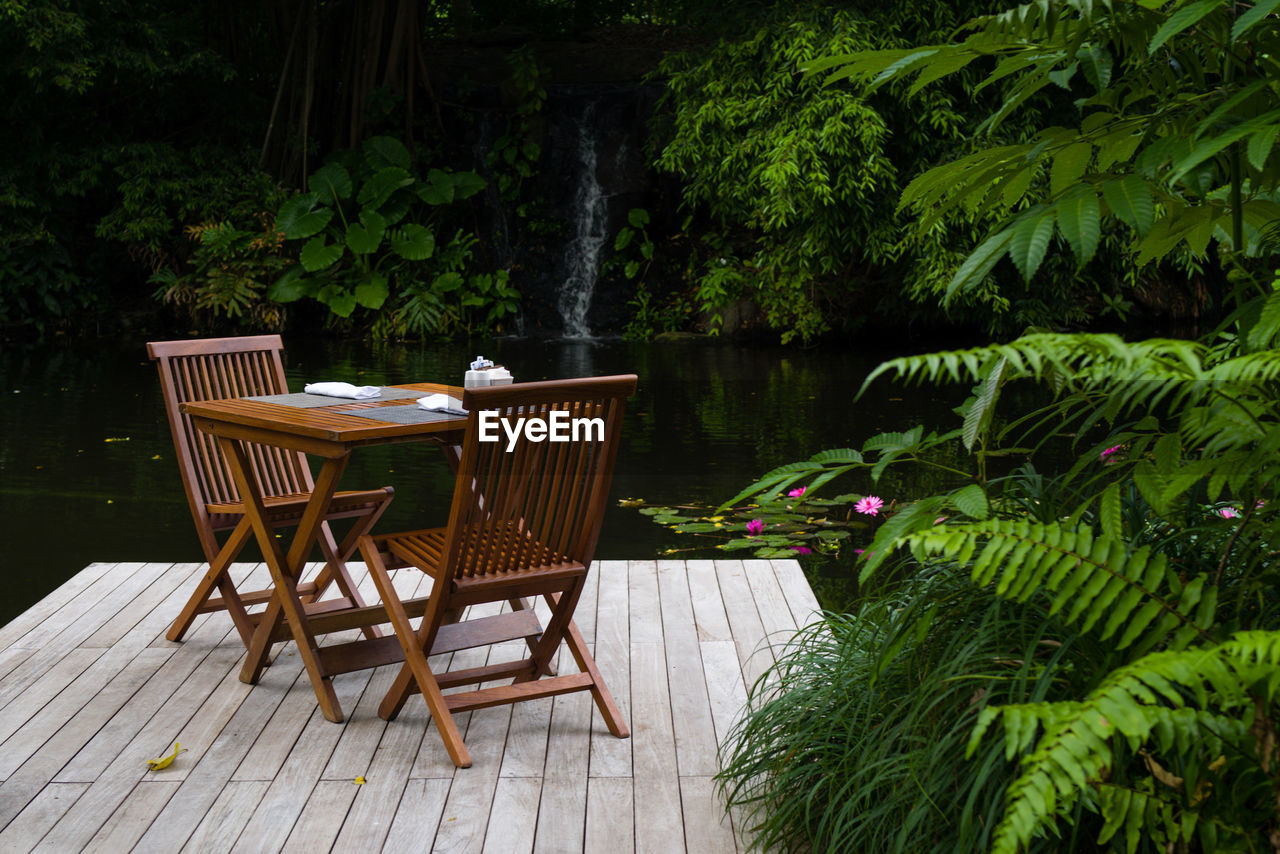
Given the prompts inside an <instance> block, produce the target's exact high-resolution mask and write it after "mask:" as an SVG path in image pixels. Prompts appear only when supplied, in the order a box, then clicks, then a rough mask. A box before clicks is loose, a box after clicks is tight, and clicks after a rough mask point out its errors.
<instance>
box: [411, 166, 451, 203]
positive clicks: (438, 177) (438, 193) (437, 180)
mask: <svg viewBox="0 0 1280 854" xmlns="http://www.w3.org/2000/svg"><path fill="white" fill-rule="evenodd" d="M455 191H456V188H455V187H454V184H453V179H452V178H450V177H449V174H448V173H447V172H443V171H441V170H440V169H432V170H431V171H430V172H429V173H427V182H426V183H425V184H423V185H422V187H421V188H420V189H419V190H418V196H419V197H420V198H421V199H422V200H423V201H424V202H426V203H427V204H429V205H447V204H449V203H450V202H452V201H453V197H454V193H455Z"/></svg>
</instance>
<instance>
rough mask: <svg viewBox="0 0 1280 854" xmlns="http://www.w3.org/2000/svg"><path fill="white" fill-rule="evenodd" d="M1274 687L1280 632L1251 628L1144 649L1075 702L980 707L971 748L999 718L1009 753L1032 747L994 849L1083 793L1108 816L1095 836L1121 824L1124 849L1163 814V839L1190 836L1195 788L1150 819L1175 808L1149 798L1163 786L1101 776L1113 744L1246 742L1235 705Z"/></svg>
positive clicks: (1188, 782)
mask: <svg viewBox="0 0 1280 854" xmlns="http://www.w3.org/2000/svg"><path fill="white" fill-rule="evenodd" d="M1278 689H1280V632H1270V631H1251V632H1239V633H1237V634H1235V635H1233V636H1232V637H1231V638H1230V639H1229V640H1227V641H1226V642H1224V643H1221V644H1215V645H1208V646H1198V647H1193V648H1191V649H1184V650H1178V651H1164V652H1155V653H1151V654H1149V655H1146V656H1144V657H1142V658H1140V659H1138V660H1136V661H1134V662H1132V663H1131V664H1129V665H1127V666H1124V667H1121V668H1118V669H1117V670H1115V671H1113V672H1112V673H1111V674H1110V675H1109V676H1108V677H1107V678H1106V679H1105V680H1104V681H1103V682H1102V684H1100V685H1099V686H1098V688H1097V689H1095V690H1094V691H1092V692H1091V693H1090V694H1089V696H1088V697H1086V698H1085V699H1084V700H1083V701H1080V702H1058V703H1027V704H1020V705H1010V706H1001V707H988V708H986V709H984V710H983V711H982V713H981V714H980V715H979V718H978V723H977V725H976V726H975V728H974V730H973V733H972V735H971V736H970V739H969V748H968V749H969V753H970V755H972V753H973V752H974V751H976V750H977V748H978V745H979V744H980V742H981V740H982V738H983V737H984V735H986V733H987V732H988V731H990V730H991V729H992V727H993V726H994V725H995V724H996V723H997V722H999V723H1000V724H1001V725H1002V728H1001V730H1000V732H1001V734H1002V737H1003V738H1004V743H1005V751H1006V754H1007V755H1008V756H1009V757H1013V756H1015V755H1017V754H1019V753H1024V752H1026V751H1027V750H1028V749H1030V752H1029V753H1026V755H1025V756H1024V757H1023V760H1022V764H1021V769H1020V773H1019V775H1018V778H1017V779H1016V780H1014V782H1013V783H1012V784H1011V785H1010V786H1009V790H1008V792H1007V794H1006V808H1005V813H1004V817H1003V818H1002V819H1001V822H1000V825H999V826H998V827H997V828H996V832H995V837H994V842H993V845H992V852H993V854H1014V852H1016V851H1018V850H1020V849H1021V848H1022V847H1023V846H1025V845H1026V844H1027V843H1028V842H1029V841H1030V840H1031V839H1032V838H1033V837H1034V836H1035V835H1036V834H1039V833H1042V832H1044V830H1045V828H1046V826H1047V825H1048V824H1049V823H1051V822H1052V821H1053V820H1054V818H1055V817H1056V816H1059V815H1065V814H1066V813H1067V812H1068V811H1069V809H1070V808H1071V807H1072V806H1073V805H1074V804H1075V802H1076V799H1077V798H1080V797H1082V796H1087V797H1091V798H1092V797H1097V798H1098V800H1099V803H1100V807H1101V811H1102V813H1103V816H1104V818H1105V819H1106V822H1107V823H1106V826H1105V827H1104V829H1103V832H1102V836H1101V838H1100V840H1099V841H1100V842H1105V841H1107V840H1108V839H1110V838H1111V837H1112V836H1114V835H1115V834H1116V833H1117V832H1118V831H1119V830H1120V829H1121V828H1124V829H1125V832H1126V840H1125V841H1126V845H1125V849H1126V850H1127V851H1130V852H1131V851H1133V850H1135V848H1136V846H1137V839H1138V836H1137V833H1138V829H1139V828H1145V829H1147V830H1148V831H1149V830H1150V829H1151V828H1152V827H1155V828H1159V827H1160V826H1161V825H1162V824H1165V826H1166V829H1167V828H1168V827H1169V825H1170V824H1172V826H1173V828H1174V830H1175V832H1174V834H1173V835H1172V836H1170V837H1169V838H1168V839H1167V840H1166V841H1168V842H1186V841H1189V840H1190V838H1191V836H1190V834H1191V833H1192V832H1193V831H1194V830H1195V829H1196V826H1197V815H1196V808H1197V807H1198V806H1199V803H1198V802H1197V801H1196V798H1195V797H1194V796H1193V797H1190V798H1187V799H1185V800H1184V799H1180V801H1181V806H1182V809H1183V811H1184V814H1183V815H1182V816H1179V817H1178V820H1177V821H1176V822H1169V823H1165V822H1153V821H1152V820H1151V819H1152V818H1160V817H1162V816H1163V817H1165V818H1168V817H1170V816H1172V814H1173V813H1172V807H1171V806H1170V803H1169V802H1168V801H1167V800H1166V801H1165V803H1164V804H1162V805H1156V804H1154V803H1153V800H1152V799H1153V798H1154V797H1160V798H1161V799H1162V800H1164V799H1165V798H1166V797H1167V796H1157V795H1153V794H1150V793H1140V792H1135V791H1128V792H1127V793H1125V792H1121V791H1119V790H1117V789H1115V788H1114V787H1111V788H1110V789H1108V788H1107V787H1104V786H1102V784H1103V783H1104V782H1105V777H1106V775H1107V773H1108V771H1109V769H1111V768H1112V767H1113V765H1114V763H1115V761H1116V754H1115V750H1116V745H1117V744H1127V745H1128V747H1129V749H1130V750H1133V751H1136V750H1138V749H1139V747H1140V746H1141V745H1144V744H1148V743H1150V744H1152V745H1153V746H1154V747H1155V748H1156V749H1157V750H1159V751H1165V752H1168V751H1176V752H1179V753H1184V754H1185V753H1188V752H1190V751H1191V750H1192V749H1193V746H1194V748H1195V749H1198V751H1199V752H1200V753H1201V754H1205V755H1209V756H1216V755H1218V754H1220V753H1222V752H1223V751H1224V750H1228V749H1230V750H1232V751H1233V752H1239V751H1246V752H1247V751H1248V750H1249V749H1250V748H1249V728H1248V726H1247V724H1246V721H1245V717H1244V716H1243V715H1241V714H1240V711H1241V710H1249V709H1252V708H1253V707H1254V706H1255V704H1257V703H1258V702H1263V703H1270V702H1271V701H1272V700H1273V699H1274V697H1275V695H1276V692H1277V690H1278ZM1037 734H1039V737H1038V738H1037ZM1262 749H1263V750H1274V747H1271V748H1268V747H1265V746H1264V747H1263V748H1262ZM1255 758H1256V761H1258V762H1259V763H1260V764H1261V765H1262V766H1263V767H1266V766H1267V765H1268V764H1269V763H1270V761H1271V757H1270V755H1269V754H1268V755H1265V756H1257V757H1255ZM1149 767H1150V766H1149ZM1191 770H1194V769H1191ZM1153 776H1154V773H1153ZM1167 776H1168V775H1167V774H1166V777H1167ZM1206 776H1207V775H1206ZM1199 782H1200V780H1199V779H1197V777H1196V776H1195V775H1193V774H1191V773H1190V770H1188V771H1187V773H1185V774H1184V776H1183V778H1180V780H1179V785H1180V786H1181V787H1183V789H1184V790H1187V791H1190V792H1195V791H1197V789H1199V785H1198V784H1199ZM1095 788H1097V789H1099V793H1098V794H1097V795H1095V794H1094V792H1095ZM1201 791H1202V792H1207V791H1208V790H1207V789H1204V790H1201ZM1203 797H1204V796H1202V799H1203ZM1166 835H1168V834H1166Z"/></svg>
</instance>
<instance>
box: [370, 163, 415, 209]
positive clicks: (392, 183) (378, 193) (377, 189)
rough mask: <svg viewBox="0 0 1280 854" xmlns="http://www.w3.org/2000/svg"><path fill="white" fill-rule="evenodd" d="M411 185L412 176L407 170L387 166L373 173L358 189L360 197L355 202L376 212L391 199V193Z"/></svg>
mask: <svg viewBox="0 0 1280 854" xmlns="http://www.w3.org/2000/svg"><path fill="white" fill-rule="evenodd" d="M412 183H413V176H412V175H410V174H409V172H408V170H405V169H402V168H400V167H399V166H388V167H386V168H385V169H379V170H378V171H377V172H374V173H373V176H372V177H370V178H369V180H368V181H365V182H364V186H363V187H361V188H360V195H358V196H356V201H357V202H359V203H360V204H361V205H362V206H363V207H365V208H369V209H372V210H377V209H378V208H380V207H382V205H383V203H384V202H386V201H387V199H389V198H391V194H392V193H394V192H395V191H396V190H398V189H400V188H401V187H407V186H409V185H410V184H412Z"/></svg>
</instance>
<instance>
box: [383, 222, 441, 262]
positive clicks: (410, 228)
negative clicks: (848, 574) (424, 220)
mask: <svg viewBox="0 0 1280 854" xmlns="http://www.w3.org/2000/svg"><path fill="white" fill-rule="evenodd" d="M389 236H390V238H391V250H392V251H393V252H395V253H396V254H397V255H399V256H400V257H401V258H404V259H405V260H406V261H425V260H427V259H428V258H430V257H431V255H432V254H433V253H434V252H435V249H436V239H435V236H434V235H432V233H431V229H429V228H427V227H425V226H421V225H415V224H413V223H410V224H409V225H406V226H404V227H403V228H397V229H392V231H391V232H389Z"/></svg>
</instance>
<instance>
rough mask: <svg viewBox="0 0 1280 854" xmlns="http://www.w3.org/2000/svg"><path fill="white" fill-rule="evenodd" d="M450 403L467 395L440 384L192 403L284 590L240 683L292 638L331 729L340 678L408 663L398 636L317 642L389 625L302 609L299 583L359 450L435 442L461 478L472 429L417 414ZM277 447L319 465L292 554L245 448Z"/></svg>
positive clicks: (379, 618)
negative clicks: (423, 404)
mask: <svg viewBox="0 0 1280 854" xmlns="http://www.w3.org/2000/svg"><path fill="white" fill-rule="evenodd" d="M435 393H443V394H448V395H450V396H452V397H454V398H457V399H459V400H460V399H461V398H462V389H461V388H458V387H456V386H446V385H440V384H438V383H409V384H405V385H399V386H389V387H386V389H385V390H384V392H383V397H382V398H381V399H373V400H347V399H344V398H325V399H323V400H318V399H317V397H318V396H316V395H298V394H294V395H273V396H268V397H259V398H238V399H234V400H210V401H203V402H200V403H184V404H182V408H183V410H184V411H185V412H187V413H188V414H189V415H190V416H191V419H192V423H194V424H195V426H196V427H197V429H199V430H202V431H204V432H205V433H209V434H211V435H213V436H215V437H216V438H217V440H218V443H219V445H220V446H221V448H222V452H223V454H224V455H225V456H226V459H227V460H228V462H229V464H230V466H231V470H232V474H233V476H234V478H235V481H236V486H237V488H238V489H239V491H240V495H241V498H242V499H243V501H244V507H245V515H246V516H247V517H248V519H249V522H250V524H251V525H252V526H253V532H254V536H255V537H257V540H258V544H259V546H261V548H262V554H263V558H264V560H265V561H266V564H267V567H268V569H269V570H270V572H271V578H272V581H273V583H274V586H275V592H274V593H273V594H272V596H271V599H270V601H269V602H268V604H267V610H266V612H265V613H264V614H263V617H262V620H261V621H260V622H259V623H258V626H257V628H256V630H255V631H254V635H253V639H252V641H251V643H250V644H249V652H248V655H247V656H246V657H245V662H244V666H243V668H242V669H241V671H240V679H241V681H244V682H248V683H250V684H253V683H256V682H257V681H258V678H259V677H260V676H261V674H262V669H263V668H264V667H265V666H266V665H267V663H268V658H269V656H270V653H271V645H272V643H274V642H276V641H280V640H286V639H288V638H289V637H292V638H293V640H294V641H295V642H296V643H297V645H298V651H299V654H300V655H301V657H302V661H303V664H304V665H305V667H306V670H307V675H308V676H309V677H310V679H311V685H312V687H313V688H314V689H315V693H316V698H317V699H318V700H319V703H320V708H321V711H322V712H323V713H324V716H325V717H326V718H328V719H329V720H331V721H341V720H342V719H343V715H342V708H341V706H340V705H339V704H338V699H337V695H336V694H335V693H334V690H333V684H332V681H331V677H332V676H334V675H336V674H338V673H346V672H349V671H352V670H361V669H364V668H366V667H375V666H378V665H380V664H386V663H391V662H395V661H400V660H403V651H402V650H401V649H400V645H399V643H398V642H397V641H396V639H395V637H394V636H387V637H378V638H376V639H373V640H361V641H353V642H351V643H346V644H336V645H332V646H326V647H324V648H321V647H319V646H318V645H317V643H316V636H317V635H321V634H327V633H329V632H335V631H342V630H345V629H351V628H360V627H366V626H373V625H377V624H379V623H384V622H386V621H387V620H386V615H385V611H384V610H383V608H382V606H381V605H368V606H363V607H351V606H350V605H349V604H348V603H345V602H340V603H338V604H337V605H336V606H335V605H334V604H333V603H327V602H324V601H321V602H316V603H312V604H310V605H305V606H304V605H303V603H302V600H301V598H300V597H299V595H298V587H297V585H298V578H299V575H300V574H301V572H302V569H303V566H304V564H305V563H306V560H307V558H308V556H309V555H310V554H311V551H312V549H313V548H314V547H315V544H316V541H317V537H318V535H319V533H320V523H321V522H322V521H323V519H324V516H325V510H326V508H327V507H328V506H329V502H330V500H331V499H332V498H333V494H334V492H335V491H336V490H337V488H338V481H339V480H340V479H341V477H342V473H343V471H344V470H345V469H346V466H347V461H348V460H349V459H350V456H351V453H352V451H353V450H355V449H356V448H360V447H364V446H368V445H385V444H390V443H397V442H435V443H437V444H439V445H441V446H442V447H443V448H444V450H445V456H446V458H447V459H448V461H449V463H450V465H451V466H452V467H454V468H455V469H456V466H457V461H458V460H457V453H456V450H455V446H457V445H458V444H460V443H461V438H462V433H463V431H464V430H465V428H466V423H467V419H466V418H465V417H462V416H452V415H446V414H443V413H432V412H427V411H425V410H421V409H418V407H417V405H416V399H417V398H418V397H422V396H424V395H428V394H435ZM246 441H247V442H256V443H260V444H264V445H274V446H277V447H281V448H287V449H290V450H298V451H302V452H303V453H306V454H311V455H314V456H317V457H320V458H321V459H322V460H323V463H322V465H321V467H320V471H319V472H318V473H317V474H316V478H315V489H314V491H313V492H312V493H311V499H310V500H309V501H308V502H307V506H306V510H305V511H304V513H303V516H302V519H301V521H300V522H299V523H298V526H297V529H296V531H295V533H294V536H293V539H292V541H291V542H290V543H289V545H288V548H287V550H286V549H285V548H284V547H283V546H282V545H281V542H280V540H278V539H277V538H276V531H275V529H274V528H272V526H271V525H270V524H269V523H268V522H267V519H266V513H265V509H264V505H263V489H262V486H261V484H260V483H259V481H258V474H257V470H256V467H255V466H254V464H253V461H252V459H251V456H250V454H249V453H246V450H245V445H244V444H243V442H246Z"/></svg>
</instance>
